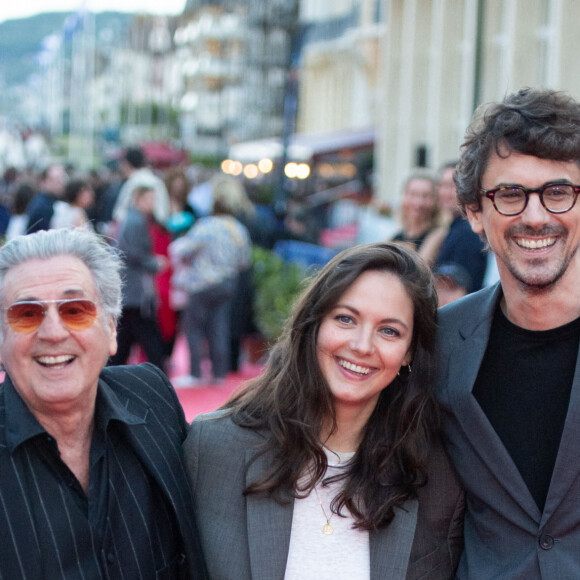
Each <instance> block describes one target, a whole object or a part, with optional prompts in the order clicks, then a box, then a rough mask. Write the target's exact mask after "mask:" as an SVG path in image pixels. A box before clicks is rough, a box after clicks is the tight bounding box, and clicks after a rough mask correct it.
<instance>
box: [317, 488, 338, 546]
mask: <svg viewBox="0 0 580 580" xmlns="http://www.w3.org/2000/svg"><path fill="white" fill-rule="evenodd" d="M314 493H316V497H317V499H318V504H319V505H320V509H321V510H322V513H323V514H324V518H325V519H326V523H325V524H323V526H322V533H323V534H324V535H325V536H330V534H332V533H333V532H334V528H333V527H332V524H331V523H330V520H331V519H332V516H333V515H334V512H331V514H330V517H328V516H327V515H326V510H325V509H324V506H323V505H322V501H321V499H320V496H319V495H318V490H317V489H316V486H314Z"/></svg>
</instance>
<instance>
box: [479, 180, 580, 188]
mask: <svg viewBox="0 0 580 580" xmlns="http://www.w3.org/2000/svg"><path fill="white" fill-rule="evenodd" d="M556 183H563V184H566V185H574V183H573V182H572V181H570V180H569V179H566V178H564V177H562V178H560V179H550V181H544V183H542V185H540V186H539V187H525V186H524V185H522V184H521V183H513V182H511V183H507V182H501V183H498V184H497V185H494V186H493V187H490V188H487V189H495V188H496V187H523V188H524V189H540V188H542V187H547V186H549V185H554V184H556ZM482 189H486V188H482Z"/></svg>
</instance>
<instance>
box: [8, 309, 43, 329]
mask: <svg viewBox="0 0 580 580" xmlns="http://www.w3.org/2000/svg"><path fill="white" fill-rule="evenodd" d="M6 318H7V320H8V324H9V325H10V326H11V327H12V328H13V329H14V330H16V332H32V331H33V330H36V329H37V328H38V327H39V326H40V324H41V322H42V319H43V318H44V307H43V306H42V304H38V303H35V302H19V303H16V304H13V305H12V306H11V307H10V308H8V310H7V311H6Z"/></svg>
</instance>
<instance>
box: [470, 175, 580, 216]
mask: <svg viewBox="0 0 580 580" xmlns="http://www.w3.org/2000/svg"><path fill="white" fill-rule="evenodd" d="M558 185H565V186H566V187H571V188H572V189H573V190H574V200H573V201H572V205H571V206H570V207H569V208H568V209H563V210H553V209H550V208H549V207H547V206H546V204H545V203H544V191H545V190H546V189H548V188H549V187H556V186H558ZM502 189H520V190H521V191H523V192H524V195H525V196H526V201H525V202H524V207H523V208H522V209H521V210H520V211H518V212H515V213H504V212H503V211H500V210H499V208H498V207H497V205H496V204H495V194H496V193H497V192H498V191H501V190H502ZM479 193H480V194H481V195H482V196H484V197H487V199H489V200H490V201H491V203H492V204H493V207H494V209H495V211H497V213H499V214H500V215H503V216H507V217H514V216H516V215H520V214H522V213H524V211H526V207H528V202H529V201H530V193H537V194H538V196H539V197H540V203H541V204H542V207H543V208H544V209H545V210H546V211H547V212H549V213H553V214H562V213H566V212H569V211H570V210H571V209H572V208H573V207H574V206H575V205H576V200H577V199H578V194H580V185H574V184H573V183H566V182H554V183H545V184H544V185H542V186H541V187H536V188H534V189H528V188H527V187H524V186H523V185H500V186H499V187H494V188H492V189H483V188H482V189H480V190H479Z"/></svg>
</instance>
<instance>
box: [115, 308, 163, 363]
mask: <svg viewBox="0 0 580 580" xmlns="http://www.w3.org/2000/svg"><path fill="white" fill-rule="evenodd" d="M134 344H140V345H141V347H142V348H143V350H144V351H145V355H146V356H147V360H148V361H149V362H151V363H153V364H154V365H156V366H158V367H159V368H160V369H162V370H165V358H166V357H165V354H164V348H165V347H164V344H163V338H162V336H161V331H160V330H159V325H158V324H157V320H156V319H155V318H149V317H147V316H143V315H142V314H141V310H140V309H139V308H123V314H122V315H121V320H120V321H119V324H118V325H117V354H115V355H113V356H112V357H111V358H110V359H109V364H110V365H112V366H114V365H124V364H126V363H127V359H128V358H129V355H130V354H131V347H132V346H133V345H134Z"/></svg>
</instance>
